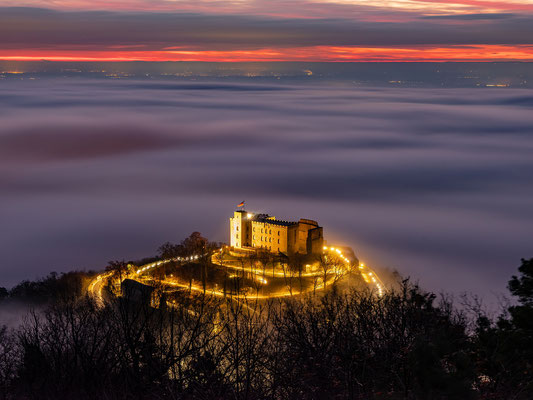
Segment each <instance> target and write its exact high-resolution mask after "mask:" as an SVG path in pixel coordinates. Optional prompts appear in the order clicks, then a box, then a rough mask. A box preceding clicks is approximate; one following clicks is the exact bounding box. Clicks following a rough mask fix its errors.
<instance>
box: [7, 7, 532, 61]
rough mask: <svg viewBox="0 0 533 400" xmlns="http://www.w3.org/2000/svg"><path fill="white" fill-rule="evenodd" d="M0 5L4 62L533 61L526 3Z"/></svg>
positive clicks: (529, 13)
mask: <svg viewBox="0 0 533 400" xmlns="http://www.w3.org/2000/svg"><path fill="white" fill-rule="evenodd" d="M0 4H1V5H2V7H1V8H0V38H2V39H1V40H0V59H4V60H40V59H47V60H56V61H68V60H85V61H90V60H99V61H102V60H109V61H129V60H146V61H526V60H533V0H521V1H490V0H454V1H445V0H397V1H385V0H369V1H362V0H361V1H357V0H322V1H309V0H294V1H285V0H268V1H266V0H256V1H253V0H252V1H249V0H241V1H222V0H215V1H187V0H185V1H179V0H176V1H170V0H136V1H135V0H134V1H93V0H91V1H83V0H78V1H46V0H33V1H31V0H29V1H18V0H17V1H11V0H7V1H6V0H3V1H2V2H1V3H0Z"/></svg>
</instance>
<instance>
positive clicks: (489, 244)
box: [0, 79, 533, 294]
mask: <svg viewBox="0 0 533 400" xmlns="http://www.w3.org/2000/svg"><path fill="white" fill-rule="evenodd" d="M532 99H533V91H531V90H526V89H524V90H511V89H506V90H502V91H500V90H488V89H486V90H483V89H477V90H473V89H441V90H435V89H399V88H398V89H390V88H355V87H347V86H346V85H345V84H344V85H340V84H339V85H324V84H320V85H303V84H302V85H298V86H293V85H280V84H264V85H260V84H254V85H247V84H240V83H220V82H215V83H191V84H188V83H179V84H177V83H176V82H166V81H150V82H140V81H124V82H110V81H103V80H92V81H84V80H71V81H67V80H62V81H60V80H52V79H50V80H46V79H45V80H41V81H23V82H17V81H4V82H2V95H1V97H0V118H2V121H3V125H2V127H0V149H1V150H0V153H1V154H0V155H1V157H0V187H1V188H2V196H1V198H0V202H1V207H0V220H2V221H3V226H4V229H3V230H2V232H1V233H0V246H1V248H0V251H1V253H2V254H3V260H2V264H1V265H0V268H1V269H2V273H3V276H4V282H3V284H4V285H10V284H13V283H15V282H16V281H17V280H20V279H23V278H32V277H34V276H38V275H43V274H45V273H46V272H48V271H49V270H54V269H57V270H67V269H71V268H79V267H85V268H101V267H102V266H103V265H104V264H105V263H106V262H107V261H108V260H110V259H114V258H120V259H121V258H126V259H130V258H135V257H141V256H146V255H150V254H153V253H154V251H155V249H156V247H157V245H159V244H160V243H162V242H164V241H167V240H171V241H178V240H180V239H181V238H182V237H184V236H185V235H187V234H188V233H190V232H191V231H193V230H200V231H202V232H203V233H205V234H206V235H209V236H210V237H211V238H212V239H214V240H227V237H226V236H227V221H228V219H227V218H228V217H229V215H230V214H231V212H232V210H233V208H234V206H235V204H237V203H238V202H240V201H242V200H243V199H245V200H246V201H247V204H248V207H249V208H250V209H251V210H254V211H265V212H271V213H273V214H276V215H279V216H280V217H284V218H299V217H308V218H315V219H317V220H318V221H319V222H320V223H321V224H323V225H324V227H325V232H326V235H327V237H328V239H329V240H330V241H339V242H344V243H346V244H349V245H352V246H353V247H354V249H355V250H356V252H357V253H358V255H359V257H360V258H361V259H363V260H365V261H367V262H368V263H369V264H373V265H375V266H378V267H391V268H397V269H399V270H400V271H401V272H402V273H404V274H406V275H412V276H414V277H416V278H420V280H421V282H422V283H423V284H425V285H427V286H428V287H430V288H431V289H434V290H440V289H444V290H452V291H461V290H472V291H475V292H480V293H482V294H487V293H490V292H491V291H500V290H501V291H503V290H504V287H505V282H506V280H507V279H508V278H509V277H510V275H511V274H513V273H514V272H515V267H516V266H517V265H518V263H519V259H520V257H531V256H533V255H532V254H530V252H531V249H532V248H533V247H532V244H533V243H532V239H531V238H532V237H533V230H532V229H533V228H532V227H533V211H532V210H533V209H532V207H531V201H530V199H531V198H533V161H532V159H531V153H532V151H533V113H532V108H533V101H532ZM528 252H529V254H528Z"/></svg>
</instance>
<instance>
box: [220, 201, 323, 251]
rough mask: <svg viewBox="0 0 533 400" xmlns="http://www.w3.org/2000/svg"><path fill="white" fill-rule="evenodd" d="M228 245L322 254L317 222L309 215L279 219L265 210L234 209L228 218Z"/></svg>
mask: <svg viewBox="0 0 533 400" xmlns="http://www.w3.org/2000/svg"><path fill="white" fill-rule="evenodd" d="M230 237H231V246H232V247H236V248H240V249H246V248H248V249H253V248H263V249H266V250H268V251H270V252H272V253H284V254H286V255H292V254H295V253H299V254H322V250H323V245H324V236H323V230H322V227H321V226H318V223H317V222H316V221H312V220H310V219H300V220H299V221H298V222H289V221H280V220H277V219H276V217H274V216H270V215H268V214H252V213H249V212H246V211H244V210H239V211H235V212H234V214H233V217H232V218H230Z"/></svg>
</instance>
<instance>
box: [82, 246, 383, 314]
mask: <svg viewBox="0 0 533 400" xmlns="http://www.w3.org/2000/svg"><path fill="white" fill-rule="evenodd" d="M217 254H218V253H217ZM324 255H325V256H326V260H327V258H328V256H329V257H331V255H333V256H335V257H337V258H338V259H339V260H340V261H341V263H340V264H339V265H336V266H334V267H333V268H330V269H326V271H324V270H317V269H316V268H315V270H313V271H306V272H302V273H299V274H294V273H290V275H288V271H287V270H281V271H280V270H279V268H278V269H277V270H276V268H274V269H272V268H269V269H268V270H267V269H266V268H265V269H258V268H252V267H245V266H242V265H241V266H237V265H231V264H229V263H228V262H226V263H215V262H213V263H214V264H215V265H218V266H221V267H223V268H227V269H230V270H234V271H239V272H245V273H248V274H251V275H255V276H256V280H257V282H258V283H259V284H262V285H266V284H268V281H267V280H266V279H265V278H264V277H265V276H269V277H273V278H287V277H288V276H289V277H290V278H299V277H304V278H308V277H315V278H316V279H317V280H318V279H321V280H322V282H321V283H320V284H318V282H315V284H314V285H309V286H310V288H309V289H306V290H301V291H298V290H292V286H291V287H290V288H289V287H288V288H287V289H286V290H285V291H282V292H279V291H278V292H275V293H270V294H259V291H262V290H261V289H259V288H256V290H255V294H228V293H224V292H223V291H221V290H218V289H215V288H209V289H207V288H204V287H203V286H198V285H193V284H192V282H191V283H187V282H180V281H179V280H178V279H177V278H173V279H172V280H169V279H165V280H161V281H158V283H162V284H163V285H166V286H169V287H177V288H184V289H188V290H190V291H192V292H197V293H205V294H209V295H213V296H219V297H229V298H231V299H234V300H237V301H239V300H246V299H248V300H266V299H272V298H281V297H289V296H298V295H301V294H305V293H309V292H314V291H316V290H321V289H324V288H325V287H327V286H329V285H331V284H333V283H334V282H336V281H337V280H339V279H340V278H342V276H344V275H345V274H346V273H348V272H349V271H350V269H351V267H352V264H351V262H350V260H349V259H348V258H347V257H345V256H344V255H343V254H342V251H341V250H340V249H338V248H335V247H327V246H326V247H324ZM199 258H200V257H199V256H198V255H196V256H190V257H176V258H170V259H166V260H160V261H155V262H152V263H148V264H145V265H142V266H140V267H134V266H133V265H128V269H129V270H130V271H129V272H128V273H127V274H125V276H124V279H132V280H137V281H145V282H146V281H147V283H148V282H150V281H153V279H150V278H146V277H144V275H145V274H147V273H148V272H150V271H152V270H153V269H154V268H157V267H160V266H163V265H165V264H168V263H170V262H173V261H178V262H183V261H185V262H187V261H194V260H198V259H199ZM214 258H216V256H215V257H213V259H214ZM135 268H136V269H135ZM358 268H359V272H360V274H361V277H362V278H363V280H364V281H365V283H366V284H367V285H369V286H370V287H373V288H374V289H375V290H376V292H377V294H378V296H382V295H383V289H384V285H383V282H382V281H381V279H380V278H379V277H378V276H377V274H376V273H375V272H374V271H373V270H372V269H370V268H369V267H367V266H365V265H364V264H362V263H361V264H359V266H358ZM112 275H113V272H105V273H102V274H99V275H97V276H96V277H95V278H94V279H93V280H92V281H91V282H90V283H89V286H88V288H87V292H88V294H89V296H90V297H92V298H93V299H94V300H95V301H96V303H97V304H98V306H102V305H103V304H104V294H103V288H104V286H105V285H106V284H107V283H108V281H109V279H110V278H111V276H112ZM328 275H332V276H331V277H330V278H329V279H328V278H327V276H328ZM232 276H234V275H230V277H232ZM324 278H325V281H324Z"/></svg>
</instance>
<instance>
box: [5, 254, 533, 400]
mask: <svg viewBox="0 0 533 400" xmlns="http://www.w3.org/2000/svg"><path fill="white" fill-rule="evenodd" d="M509 288H510V290H511V293H512V294H513V295H516V296H517V297H518V301H519V303H518V305H516V306H513V307H511V308H510V309H509V313H508V317H500V318H499V319H498V320H497V321H495V322H493V321H491V320H489V318H487V317H486V316H485V315H483V314H482V313H480V312H478V313H477V314H476V315H475V316H474V317H473V318H472V317H467V316H466V314H463V313H462V312H458V311H457V310H456V309H455V308H454V307H453V306H452V304H451V303H450V302H449V301H447V300H446V299H441V300H437V299H436V297H435V296H434V295H433V294H431V293H427V292H425V291H423V290H422V289H420V288H419V287H418V286H416V285H413V284H411V283H409V282H408V281H404V282H403V283H402V285H401V287H400V288H399V289H397V290H395V291H388V292H386V293H385V294H384V295H383V296H382V297H380V298H378V297H376V296H375V294H374V293H371V292H361V291H355V290H354V291H348V292H339V291H337V290H335V289H333V290H332V291H330V292H329V293H328V294H327V295H325V296H320V297H319V296H316V297H309V298H305V299H289V300H286V301H282V302H270V303H263V304H255V303H253V302H249V303H242V302H235V301H231V300H229V299H226V300H224V299H213V298H207V297H206V298H194V299H193V298H191V299H190V300H188V301H183V302H182V303H181V304H179V306H178V307H177V308H170V309H167V308H164V307H163V309H154V308H151V307H149V306H148V305H147V304H143V303H138V302H136V301H135V300H134V299H128V298H121V299H120V300H117V301H114V302H112V303H109V304H107V305H105V306H104V307H97V306H96V305H95V304H94V303H93V302H92V301H91V300H90V299H87V298H81V299H80V298H78V299H72V298H71V299H68V298H67V299H65V300H62V301H58V302H55V303H53V304H52V305H50V306H49V307H48V308H47V309H46V311H44V312H39V313H32V314H30V315H29V316H28V317H27V318H26V321H25V323H24V324H23V325H22V326H20V327H18V328H16V329H13V330H9V329H7V328H3V329H1V330H0V398H4V399H110V400H111V399H209V400H215V399H531V398H533V387H532V385H531V376H532V372H533V369H532V363H533V354H532V353H533V351H532V350H531V343H532V339H533V328H532V322H531V321H533V260H523V262H522V266H521V267H520V276H519V277H513V279H512V280H511V282H510V285H509Z"/></svg>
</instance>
